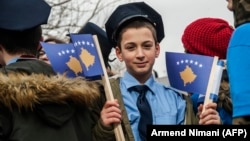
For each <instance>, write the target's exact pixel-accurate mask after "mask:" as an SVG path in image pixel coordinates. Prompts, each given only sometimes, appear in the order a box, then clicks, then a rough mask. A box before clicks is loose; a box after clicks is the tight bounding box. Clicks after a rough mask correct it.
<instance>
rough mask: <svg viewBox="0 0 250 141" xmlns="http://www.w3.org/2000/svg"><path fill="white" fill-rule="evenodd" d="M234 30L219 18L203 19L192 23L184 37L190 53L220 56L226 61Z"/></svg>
mask: <svg viewBox="0 0 250 141" xmlns="http://www.w3.org/2000/svg"><path fill="white" fill-rule="evenodd" d="M233 31H234V29H233V27H232V26H230V25H229V24H228V22H227V21H225V20H223V19H219V18H201V19H198V20H195V21H194V22H192V23H190V24H189V25H188V26H187V27H186V29H185V30H184V33H183V35H182V43H183V46H184V48H185V49H186V51H187V52H188V53H193V54H200V55H207V56H218V57H219V58H220V59H226V52H227V47H228V43H229V40H230V38H231V35H232V33H233Z"/></svg>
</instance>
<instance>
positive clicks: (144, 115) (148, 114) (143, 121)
mask: <svg viewBox="0 0 250 141" xmlns="http://www.w3.org/2000/svg"><path fill="white" fill-rule="evenodd" d="M134 90H135V91H137V92H138V93H139V97H138V99H137V107H138V110H139V111H140V114H141V118H140V121H139V125H138V130H139V133H140V137H141V139H142V140H143V141H146V137H147V125H148V124H152V123H153V118H152V111H151V108H150V105H149V103H148V100H147V98H146V92H147V90H148V87H147V86H145V85H138V86H135V87H134Z"/></svg>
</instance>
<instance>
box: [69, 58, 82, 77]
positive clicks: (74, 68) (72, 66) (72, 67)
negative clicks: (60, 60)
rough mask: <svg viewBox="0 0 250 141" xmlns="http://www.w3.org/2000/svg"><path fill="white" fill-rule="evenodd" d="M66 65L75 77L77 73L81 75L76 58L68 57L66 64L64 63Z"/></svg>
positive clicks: (80, 68)
mask: <svg viewBox="0 0 250 141" xmlns="http://www.w3.org/2000/svg"><path fill="white" fill-rule="evenodd" d="M66 64H67V66H68V67H69V68H70V70H72V71H73V72H74V73H75V75H76V76H78V73H82V67H81V64H80V62H79V60H77V58H75V57H73V56H70V59H69V61H68V62H66Z"/></svg>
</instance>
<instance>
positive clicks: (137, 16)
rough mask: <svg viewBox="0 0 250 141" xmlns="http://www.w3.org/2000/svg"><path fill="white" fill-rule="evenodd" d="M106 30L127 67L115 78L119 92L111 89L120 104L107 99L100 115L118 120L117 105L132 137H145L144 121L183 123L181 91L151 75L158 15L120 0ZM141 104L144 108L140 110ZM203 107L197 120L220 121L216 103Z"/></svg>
mask: <svg viewBox="0 0 250 141" xmlns="http://www.w3.org/2000/svg"><path fill="white" fill-rule="evenodd" d="M106 32H107V35H108V38H109V39H110V41H111V42H112V43H113V45H114V46H115V47H116V55H117V57H118V59H119V60H120V61H124V62H125V64H126V68H127V71H126V72H125V74H124V76H123V77H121V78H119V80H120V81H119V87H120V91H121V95H118V94H117V93H114V94H116V95H115V97H116V98H117V99H118V100H119V104H120V107H116V106H115V105H112V104H115V102H110V101H108V102H107V103H108V104H109V105H108V106H104V109H103V112H102V113H101V115H102V117H105V116H106V117H109V116H111V115H114V121H115V122H118V121H119V120H118V119H119V114H118V113H116V112H115V109H116V108H121V110H122V111H123V112H122V118H123V119H122V125H124V128H123V129H124V134H125V137H126V139H127V140H135V141H141V140H143V141H145V140H146V125H147V124H175V125H182V124H185V115H186V107H187V105H186V101H185V100H184V95H182V94H180V93H177V92H176V91H174V90H172V89H171V88H169V87H166V86H164V85H163V84H160V83H158V82H156V81H155V80H154V77H153V75H152V69H153V65H154V62H155V58H157V57H158V56H159V53H160V45H159V43H160V41H161V40H162V39H163V38H164V29H163V22H162V19H161V16H160V15H159V14H158V13H157V12H156V11H155V10H154V9H153V8H151V7H150V6H148V5H147V4H146V3H144V2H135V3H129V4H124V5H121V6H119V7H118V8H117V9H116V10H115V11H114V12H113V13H112V15H111V16H110V17H109V19H108V21H107V23H106ZM138 86H143V89H144V92H143V93H141V92H139V91H138V90H137V87H138ZM113 88H114V87H113ZM145 91H146V92H145ZM145 94H146V95H145ZM145 97H146V98H145ZM137 99H138V100H137ZM107 103H106V104H107ZM141 106H143V109H144V110H140V109H141V108H140V107H141ZM105 108H106V109H105ZM206 108H207V110H206V112H204V113H202V114H200V121H199V123H200V124H220V118H219V116H218V113H217V112H216V110H215V108H216V104H215V103H211V104H209V105H207V107H206ZM199 112H201V109H199ZM190 115H191V114H190ZM208 115H209V116H208ZM104 122H105V123H109V122H112V121H110V120H109V121H108V120H107V121H106V120H104ZM187 124H195V122H189V123H187ZM128 138H129V139H128Z"/></svg>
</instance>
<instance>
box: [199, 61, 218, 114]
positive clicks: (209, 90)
mask: <svg viewBox="0 0 250 141" xmlns="http://www.w3.org/2000/svg"><path fill="white" fill-rule="evenodd" d="M218 60H219V58H218V57H217V56H215V57H214V60H213V64H212V68H211V72H210V77H209V80H208V85H207V91H206V95H205V100H204V104H203V109H202V113H203V112H205V106H206V105H207V104H208V103H212V102H213V99H211V98H210V95H211V94H212V89H213V83H214V81H215V79H216V78H215V76H216V75H215V74H216V68H217V63H218Z"/></svg>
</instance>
